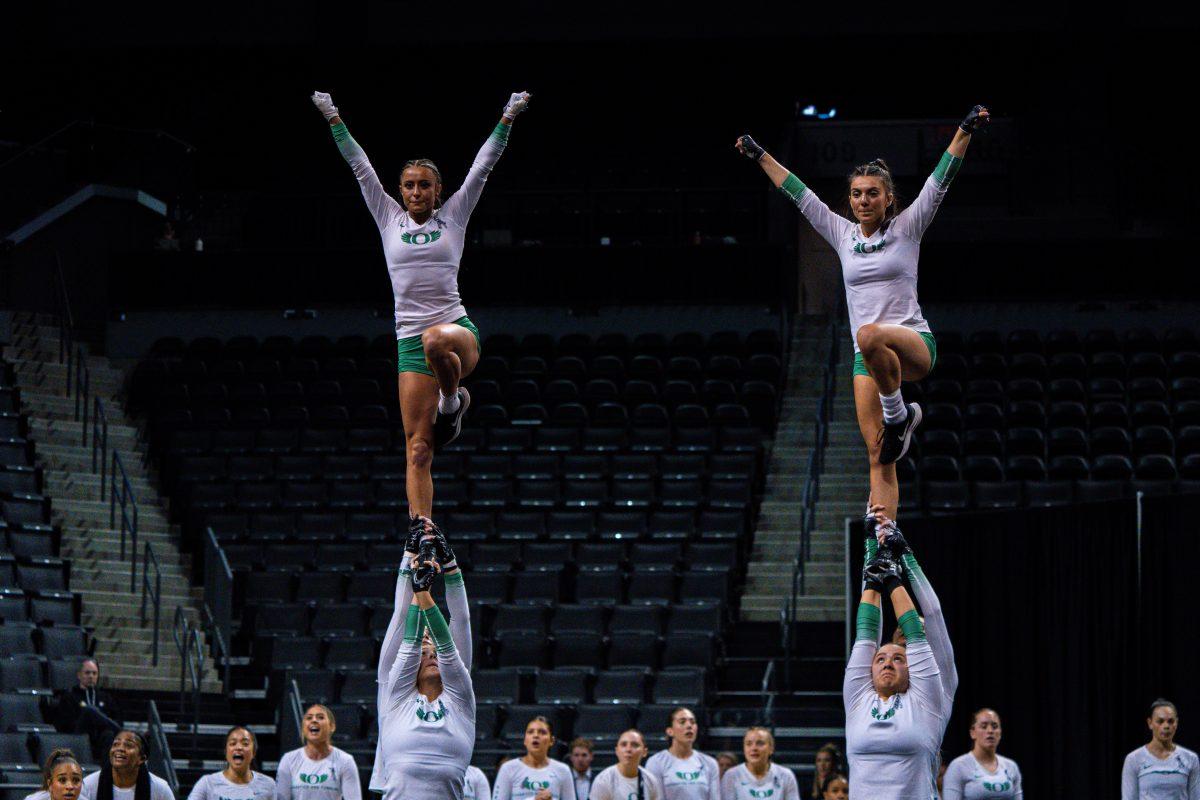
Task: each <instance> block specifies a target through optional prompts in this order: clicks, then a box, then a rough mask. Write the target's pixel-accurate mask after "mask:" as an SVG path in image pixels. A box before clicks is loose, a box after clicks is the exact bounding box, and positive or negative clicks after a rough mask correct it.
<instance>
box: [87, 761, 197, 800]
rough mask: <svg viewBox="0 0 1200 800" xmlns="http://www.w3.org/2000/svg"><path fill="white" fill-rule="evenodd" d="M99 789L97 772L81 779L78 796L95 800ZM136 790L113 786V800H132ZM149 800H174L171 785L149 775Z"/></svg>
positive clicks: (135, 788) (134, 788) (131, 787)
mask: <svg viewBox="0 0 1200 800" xmlns="http://www.w3.org/2000/svg"><path fill="white" fill-rule="evenodd" d="M142 769H145V767H144V766H143V767H142ZM99 788H100V772H99V770H97V771H96V772H93V773H92V774H91V775H88V776H87V777H86V778H84V779H83V786H82V787H81V788H80V790H79V796H80V797H81V798H83V799H84V800H96V792H97V790H98V789H99ZM136 790H137V786H130V787H129V788H128V789H122V788H121V787H119V786H113V800H133V796H134V792H135V791H136ZM150 800H175V793H174V792H172V791H171V784H169V783H167V782H166V781H164V780H163V779H162V778H160V777H158V776H157V775H155V774H154V773H153V772H151V773H150Z"/></svg>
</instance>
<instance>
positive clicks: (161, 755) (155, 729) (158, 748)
mask: <svg viewBox="0 0 1200 800" xmlns="http://www.w3.org/2000/svg"><path fill="white" fill-rule="evenodd" d="M149 717H150V719H149V722H148V725H147V727H148V728H149V733H150V736H149V738H150V741H151V742H153V743H154V747H153V750H152V752H153V753H154V754H155V757H156V760H157V762H158V763H157V764H155V765H154V767H155V769H154V773H155V774H156V775H159V776H161V777H162V779H163V780H165V781H166V782H167V784H168V785H169V786H170V787H171V792H172V793H173V794H174V795H175V796H178V795H179V774H178V773H177V772H176V771H175V762H174V761H173V760H172V759H171V742H170V740H168V739H167V732H166V731H165V730H163V724H162V717H161V716H159V713H158V704H157V703H155V702H154V701H153V700H151V701H150V712H149Z"/></svg>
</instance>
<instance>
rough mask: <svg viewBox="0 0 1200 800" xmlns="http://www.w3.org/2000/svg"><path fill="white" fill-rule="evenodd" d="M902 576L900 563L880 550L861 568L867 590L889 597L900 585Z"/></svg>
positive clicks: (902, 570) (902, 571)
mask: <svg viewBox="0 0 1200 800" xmlns="http://www.w3.org/2000/svg"><path fill="white" fill-rule="evenodd" d="M903 574H904V568H903V567H902V566H900V562H898V561H896V560H895V559H893V558H891V557H890V556H889V555H888V554H887V553H885V552H884V551H882V550H881V551H880V552H879V554H878V555H877V556H875V558H873V559H871V562H870V563H869V564H867V566H865V567H863V582H864V583H865V584H866V586H865V588H867V589H874V590H875V591H877V592H879V593H880V594H885V595H890V594H891V593H892V590H893V589H895V588H896V587H897V586H900V585H901V583H902V578H901V576H902V575H903Z"/></svg>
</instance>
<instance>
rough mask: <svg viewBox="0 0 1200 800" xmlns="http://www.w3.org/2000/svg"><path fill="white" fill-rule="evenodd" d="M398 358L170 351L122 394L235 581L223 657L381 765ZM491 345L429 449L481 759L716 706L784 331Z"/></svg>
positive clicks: (164, 346) (292, 350)
mask: <svg viewBox="0 0 1200 800" xmlns="http://www.w3.org/2000/svg"><path fill="white" fill-rule="evenodd" d="M394 347H395V344H394V340H393V339H391V338H390V337H387V336H384V337H380V338H379V339H377V340H375V341H374V342H371V343H368V341H367V340H366V339H365V338H363V337H344V338H342V339H340V340H337V341H336V342H335V341H330V340H328V339H323V338H319V337H310V338H306V339H303V340H301V341H299V342H295V341H292V340H290V339H286V338H281V337H274V338H269V339H266V340H264V341H262V342H261V343H260V342H257V341H255V340H253V339H251V338H248V337H236V338H233V339H230V340H229V341H227V342H225V343H224V344H222V343H221V342H220V341H218V340H216V339H198V340H195V341H192V342H190V343H186V344H185V343H184V342H182V341H180V340H177V339H175V340H161V341H159V342H158V343H157V344H156V345H155V347H154V348H153V350H152V352H151V354H150V355H149V357H148V358H147V359H145V360H143V361H142V362H141V363H140V364H139V365H138V366H137V368H136V369H135V370H134V372H133V373H132V375H131V377H130V383H129V396H130V404H131V405H132V406H133V407H134V408H137V409H142V410H144V411H146V412H147V413H148V414H149V417H150V430H151V435H152V439H151V446H152V451H153V453H154V455H155V457H156V458H157V459H158V461H159V464H160V465H161V475H162V482H163V489H164V491H165V492H166V493H167V494H169V495H170V496H171V498H172V503H171V506H172V510H173V511H174V512H175V513H177V514H178V515H179V519H180V520H181V521H182V522H183V523H184V524H185V528H186V530H187V532H188V535H189V536H190V537H196V536H199V535H200V533H201V532H202V531H204V530H207V529H211V530H212V531H213V532H214V534H215V536H216V537H217V539H218V541H219V542H220V544H221V547H222V549H223V550H224V553H225V555H226V557H227V558H228V560H229V562H230V564H231V566H232V567H233V569H234V574H235V608H236V609H237V612H235V613H238V614H239V615H240V620H241V627H240V630H239V632H238V634H237V636H236V637H235V646H236V647H237V648H238V649H240V650H241V652H245V653H247V654H249V655H251V656H252V659H253V663H254V665H255V667H256V668H257V669H258V670H260V671H261V672H262V673H263V674H265V675H267V676H269V677H270V680H271V686H272V687H273V690H275V691H279V690H280V689H281V687H282V679H284V678H289V677H290V678H292V679H295V680H296V681H297V685H298V686H299V687H300V689H301V694H302V695H303V697H304V699H305V700H306V701H317V700H323V701H325V702H327V703H329V704H330V705H331V707H332V708H333V709H334V711H335V713H336V714H337V716H338V732H337V736H338V739H339V741H340V745H339V746H342V747H344V748H345V749H347V750H348V751H350V752H354V753H356V754H357V753H362V754H363V755H364V757H368V760H369V754H371V753H372V752H373V749H372V748H373V745H372V741H373V739H374V737H375V735H376V734H375V724H376V721H375V720H374V718H373V716H374V698H375V682H374V669H375V665H376V662H377V656H378V647H379V642H380V640H381V638H382V635H383V632H384V630H385V629H386V626H387V624H388V620H389V619H390V617H391V613H392V598H393V591H394V582H395V570H396V568H397V566H398V565H399V562H400V559H401V554H402V551H403V546H402V544H401V543H400V542H401V541H402V533H403V531H405V530H406V528H407V524H408V521H407V500H406V498H405V489H404V475H405V469H406V466H405V457H404V438H403V431H402V429H401V427H400V424H399V413H398V411H399V410H398V408H397V405H396V403H395V400H394V399H393V392H394V389H393V387H394V385H395V383H394V381H395V377H394V374H395V372H394V370H395V367H394V358H395V355H394ZM483 353H484V357H483V359H482V360H481V362H480V365H479V367H478V369H477V370H476V372H475V373H474V374H473V375H472V376H471V378H470V379H469V381H468V382H467V386H468V387H469V388H470V390H471V393H472V410H471V414H470V417H469V420H468V426H467V428H466V429H465V430H464V432H463V434H462V436H461V437H460V438H459V439H458V440H457V441H456V442H454V443H453V444H452V445H451V446H450V447H448V448H446V450H445V451H444V452H442V453H439V454H438V455H437V456H436V457H435V460H434V477H435V518H436V519H437V520H438V522H439V523H440V524H441V525H442V526H443V527H444V528H445V529H446V531H447V533H448V534H449V536H450V537H451V540H452V541H453V542H454V544H455V548H456V550H457V554H458V557H459V561H460V562H461V563H462V565H463V568H464V571H465V572H466V573H467V588H468V593H469V595H470V598H471V602H472V630H473V635H474V640H475V641H474V666H475V670H476V680H477V684H476V694H477V696H478V698H479V703H480V713H479V717H478V724H477V728H478V735H479V740H480V741H479V745H478V747H477V748H476V763H477V764H479V765H481V766H486V767H489V768H490V767H492V766H494V764H495V760H496V757H497V756H498V755H499V754H500V753H501V752H509V750H510V749H511V746H512V744H513V743H514V741H517V742H519V740H520V738H521V736H522V735H523V730H524V727H523V726H524V723H525V722H526V721H527V720H528V718H529V717H530V716H533V715H536V714H538V713H545V714H546V715H547V716H548V717H551V718H554V719H556V720H558V722H559V727H558V730H557V731H556V733H557V736H558V739H559V741H560V742H561V743H563V744H564V746H565V743H566V742H568V741H569V740H570V737H571V736H572V735H574V734H578V735H589V736H591V737H593V738H598V739H600V740H601V741H604V742H608V741H609V739H612V738H613V737H615V736H616V735H617V734H619V733H620V731H621V730H622V729H624V728H625V727H628V725H629V724H630V722H631V721H636V719H637V717H638V715H639V713H641V714H646V715H647V717H646V718H647V720H651V719H652V720H654V722H653V723H652V724H653V725H654V726H655V727H657V726H659V725H660V723H661V720H660V718H661V719H665V717H666V710H667V709H668V708H669V707H670V706H671V705H673V704H676V705H677V704H678V703H680V702H688V703H690V704H691V705H694V706H696V707H698V708H699V709H701V710H702V709H703V706H704V701H705V698H706V695H707V693H708V690H709V688H710V687H711V685H712V682H713V679H714V670H716V669H717V668H718V666H719V663H720V658H721V652H720V646H719V641H720V636H719V633H720V631H721V630H722V629H723V627H724V626H725V625H726V624H727V622H728V621H729V620H730V619H732V618H733V615H734V613H735V612H736V607H737V598H738V594H739V588H740V584H741V581H742V579H743V576H744V569H745V563H744V562H745V557H746V554H747V552H748V549H749V544H750V542H749V539H750V532H751V531H752V530H753V521H754V517H755V514H756V511H757V497H758V495H759V494H760V492H761V485H762V480H763V464H762V443H763V441H764V437H765V436H768V435H770V434H771V433H772V432H773V429H774V426H775V423H776V416H777V407H778V394H779V391H780V382H781V380H782V365H781V360H780V359H781V355H782V354H781V352H780V344H779V339H778V336H777V335H776V334H775V333H774V332H772V331H759V332H753V333H751V334H749V335H747V336H745V337H743V336H741V335H739V334H737V333H733V332H728V333H717V334H714V335H712V336H709V337H707V338H706V337H704V336H701V335H699V334H695V333H683V334H679V335H676V336H675V337H673V338H672V339H670V340H668V339H666V338H665V337H662V336H657V335H641V336H636V337H634V338H632V339H630V338H628V337H627V336H625V335H623V334H608V335H603V336H600V337H597V338H595V339H594V340H593V339H592V338H591V337H588V336H583V335H568V336H563V337H561V338H559V339H555V338H553V337H550V336H542V335H530V336H526V337H524V338H523V339H522V340H520V342H518V341H517V340H516V339H514V338H513V337H510V336H505V335H497V336H492V337H490V338H488V339H486V340H485V341H484V344H483ZM436 594H437V592H435V595H436ZM639 709H640V711H639ZM616 717H620V719H617V718H616ZM647 724H651V723H649V722H648V723H647Z"/></svg>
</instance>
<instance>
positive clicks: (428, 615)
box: [424, 606, 454, 653]
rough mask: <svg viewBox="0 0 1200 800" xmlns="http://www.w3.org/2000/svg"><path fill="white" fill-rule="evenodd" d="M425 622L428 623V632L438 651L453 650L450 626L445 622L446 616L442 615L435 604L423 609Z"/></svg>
mask: <svg viewBox="0 0 1200 800" xmlns="http://www.w3.org/2000/svg"><path fill="white" fill-rule="evenodd" d="M424 616H425V622H426V624H428V625H429V632H430V633H431V634H432V635H433V643H434V644H436V645H437V649H438V652H439V653H451V652H453V651H454V639H452V638H451V637H450V626H449V625H447V624H446V618H445V617H443V616H442V610H441V609H440V608H438V607H437V606H433V607H432V608H430V609H428V610H427V611H425V614H424Z"/></svg>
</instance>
